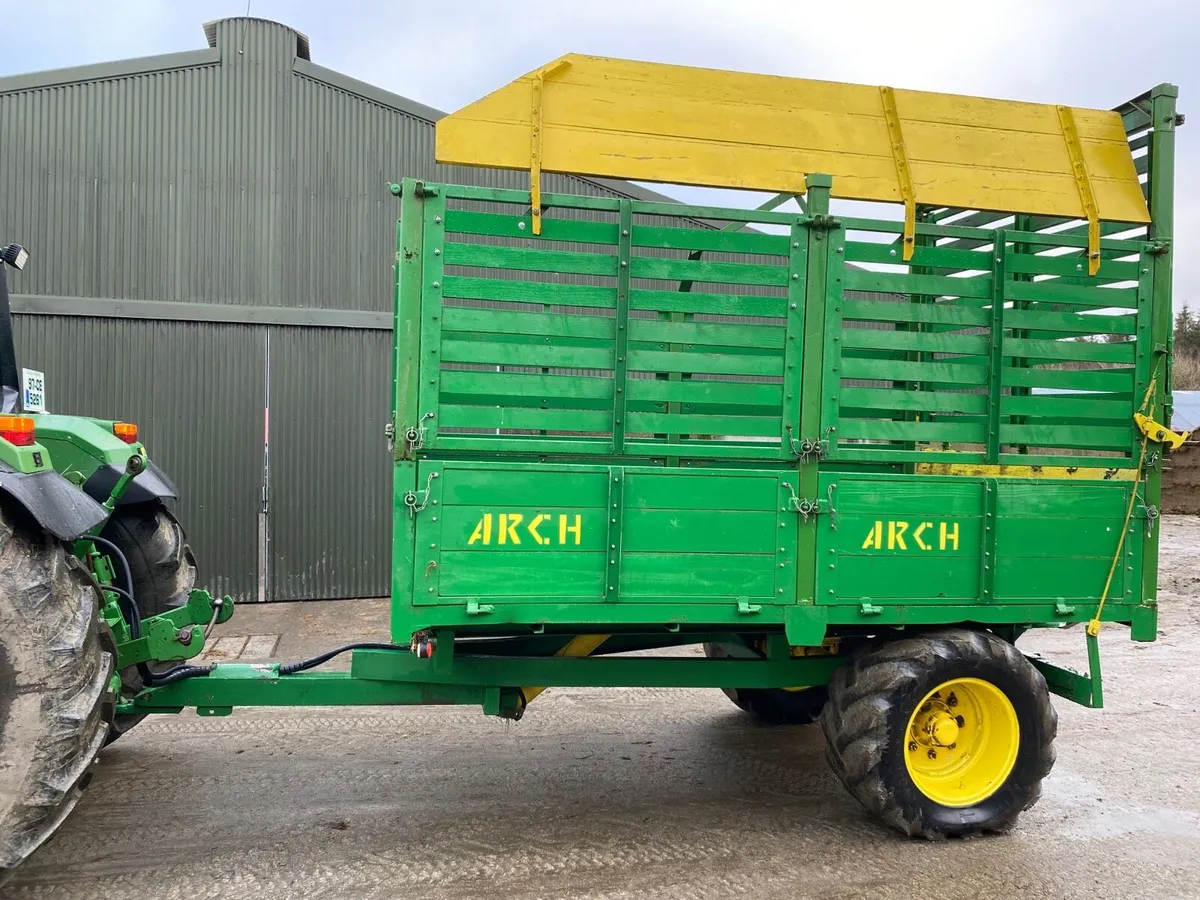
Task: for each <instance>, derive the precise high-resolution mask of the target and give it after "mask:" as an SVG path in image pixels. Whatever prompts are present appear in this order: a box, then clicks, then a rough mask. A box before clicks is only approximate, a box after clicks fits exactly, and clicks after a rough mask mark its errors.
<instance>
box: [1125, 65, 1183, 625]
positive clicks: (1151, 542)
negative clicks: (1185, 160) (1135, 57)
mask: <svg viewBox="0 0 1200 900" xmlns="http://www.w3.org/2000/svg"><path fill="white" fill-rule="evenodd" d="M1178 96H1179V89H1178V88H1177V87H1175V86H1174V85H1171V84H1161V85H1159V86H1158V87H1156V88H1155V89H1154V90H1152V91H1151V92H1150V110H1151V128H1152V129H1153V130H1152V131H1151V132H1150V146H1149V161H1148V168H1147V175H1146V186H1147V201H1148V203H1149V206H1150V219H1151V222H1150V233H1149V235H1148V237H1149V239H1150V240H1151V241H1152V242H1158V245H1159V246H1160V247H1161V248H1162V250H1161V252H1159V253H1157V254H1156V255H1155V256H1154V257H1153V260H1154V261H1153V263H1152V264H1151V268H1152V270H1153V271H1152V275H1153V279H1154V282H1153V300H1152V304H1151V306H1152V309H1151V326H1150V331H1151V343H1152V347H1151V349H1152V353H1153V356H1152V357H1151V366H1150V368H1151V371H1152V372H1155V373H1156V374H1158V376H1159V378H1158V381H1157V383H1156V387H1155V389H1154V394H1153V395H1152V396H1151V400H1150V402H1151V403H1153V404H1154V410H1155V414H1156V415H1168V414H1169V408H1168V402H1167V398H1168V397H1169V396H1170V385H1168V384H1166V383H1165V382H1166V380H1167V374H1166V369H1167V366H1166V363H1167V354H1168V345H1169V343H1170V338H1171V256H1172V254H1173V253H1174V252H1175V251H1174V246H1173V244H1172V241H1173V238H1174V232H1175V99H1176V98H1177V97H1178ZM1135 402H1137V403H1139V404H1140V403H1141V398H1140V397H1139V398H1136V399H1135ZM1144 502H1145V504H1146V506H1147V507H1154V508H1155V509H1158V508H1159V507H1160V506H1161V505H1162V466H1161V465H1159V466H1158V467H1157V468H1153V469H1151V470H1150V471H1149V472H1147V473H1146V488H1145V497H1144ZM1160 521H1161V520H1159V519H1154V520H1153V522H1152V524H1151V526H1150V527H1149V528H1147V530H1146V532H1145V533H1144V534H1145V536H1144V537H1143V544H1142V596H1141V597H1140V598H1139V599H1140V600H1141V601H1142V603H1148V604H1153V603H1155V602H1156V601H1157V599H1158V528H1159V524H1158V523H1159V522H1160Z"/></svg>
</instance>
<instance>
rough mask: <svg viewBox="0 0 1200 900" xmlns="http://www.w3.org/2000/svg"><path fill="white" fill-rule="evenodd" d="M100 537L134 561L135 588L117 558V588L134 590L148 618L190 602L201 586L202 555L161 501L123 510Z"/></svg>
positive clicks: (106, 526) (130, 562) (142, 610)
mask: <svg viewBox="0 0 1200 900" xmlns="http://www.w3.org/2000/svg"><path fill="white" fill-rule="evenodd" d="M100 536H101V537H104V538H107V539H108V540H110V541H112V542H113V543H114V544H116V545H117V546H118V547H119V548H121V552H122V553H124V554H125V558H126V559H127V560H128V561H129V569H130V574H131V575H132V577H133V584H132V585H129V584H126V583H125V581H126V579H125V574H124V572H123V571H122V570H121V566H120V564H119V563H117V561H116V560H113V562H114V564H116V567H117V570H116V576H117V579H116V580H117V587H120V588H124V589H125V590H127V591H132V592H133V596H134V599H136V600H137V604H138V609H139V610H140V611H141V613H142V616H143V618H149V617H150V616H157V615H159V614H160V613H164V612H166V611H167V610H169V609H173V608H175V607H177V606H182V605H184V604H185V603H187V601H188V596H189V595H190V594H191V592H192V588H193V587H195V586H196V557H195V556H194V555H193V554H192V548H191V547H190V546H188V541H187V535H186V534H184V531H183V526H182V525H180V524H179V520H178V519H176V518H175V517H174V516H173V515H171V513H170V512H168V511H167V509H166V507H164V506H163V505H162V504H161V503H157V502H155V503H139V504H137V505H135V506H119V507H117V509H116V511H115V512H113V514H112V518H110V519H109V520H108V524H106V525H105V526H104V530H103V531H102V532H101V533H100Z"/></svg>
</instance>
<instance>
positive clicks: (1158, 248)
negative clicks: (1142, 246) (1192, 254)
mask: <svg viewBox="0 0 1200 900" xmlns="http://www.w3.org/2000/svg"><path fill="white" fill-rule="evenodd" d="M1148 252H1149V253H1150V255H1151V256H1161V255H1162V254H1163V253H1170V252H1171V242H1170V241H1169V240H1163V239H1161V238H1159V239H1157V240H1153V241H1151V242H1150V246H1149V248H1148Z"/></svg>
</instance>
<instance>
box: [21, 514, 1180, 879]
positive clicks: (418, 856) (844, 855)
mask: <svg viewBox="0 0 1200 900" xmlns="http://www.w3.org/2000/svg"><path fill="white" fill-rule="evenodd" d="M1162 527H1163V538H1162V551H1163V559H1162V565H1161V578H1160V583H1161V593H1160V605H1161V610H1162V612H1161V620H1160V636H1159V640H1158V641H1157V642H1156V643H1153V644H1134V643H1132V642H1130V641H1129V639H1128V631H1127V630H1126V629H1124V628H1121V627H1118V626H1108V627H1106V628H1105V630H1104V634H1103V637H1102V647H1103V653H1104V660H1105V666H1106V668H1105V674H1106V682H1105V689H1106V694H1105V696H1106V701H1107V708H1106V709H1103V710H1086V709H1082V708H1080V707H1076V706H1074V705H1072V704H1070V703H1069V702H1067V701H1064V700H1060V699H1057V698H1056V700H1055V704H1056V707H1057V709H1058V711H1059V735H1058V742H1057V749H1058V761H1057V764H1056V766H1055V769H1054V772H1053V773H1052V775H1051V776H1050V778H1049V779H1048V780H1047V781H1046V783H1045V794H1044V797H1043V799H1042V801H1041V802H1040V803H1039V804H1038V805H1037V806H1036V807H1035V808H1034V809H1033V810H1031V811H1030V812H1028V813H1026V814H1025V816H1024V818H1023V819H1022V821H1021V824H1020V826H1019V828H1018V829H1017V830H1016V831H1014V832H1013V833H1012V834H1009V835H1005V836H995V837H987V838H980V839H975V840H971V841H948V842H944V843H939V844H931V843H926V842H922V841H910V840H905V839H902V838H900V837H898V836H896V835H894V834H893V833H892V832H890V831H888V830H885V829H884V828H883V827H882V826H880V825H877V824H876V823H874V822H873V821H871V820H869V819H868V818H867V817H866V815H865V814H864V813H863V812H862V811H861V809H860V808H859V807H858V805H857V804H856V802H855V801H854V800H853V799H852V798H851V797H850V796H849V795H848V794H846V793H845V792H844V791H843V790H842V788H841V787H840V786H839V785H838V784H837V783H836V782H835V781H834V779H833V776H832V775H831V774H830V773H829V771H828V770H827V768H826V765H825V761H824V748H823V743H822V739H821V735H820V731H819V729H818V728H816V727H795V728H783V729H770V728H765V727H760V726H756V725H755V724H753V723H752V722H751V721H750V720H749V719H748V718H747V717H746V715H745V714H743V713H741V712H740V711H739V710H738V709H736V708H735V707H734V706H733V705H732V704H731V703H729V701H728V700H727V699H726V698H725V697H724V696H723V695H722V694H721V693H720V692H718V691H715V690H707V691H701V690H674V691H672V690H592V689H572V690H551V691H548V692H547V693H546V694H545V695H543V696H542V697H540V698H539V699H537V700H536V701H535V702H534V703H533V704H531V706H530V708H529V711H528V712H527V714H526V716H525V718H524V719H523V720H522V721H521V722H519V723H515V724H513V723H506V722H503V721H499V720H496V719H490V718H486V717H484V716H483V715H482V713H481V712H480V711H479V710H477V709H439V708H387V709H320V710H286V709H285V710H238V711H235V712H234V714H233V715H232V716H230V717H226V718H200V717H198V716H196V715H195V714H193V713H185V714H182V715H179V716H167V717H161V718H155V719H151V720H148V721H146V722H145V723H143V724H142V725H140V726H139V727H138V728H137V729H136V730H135V731H133V732H132V733H131V734H129V735H127V736H126V737H125V738H123V739H122V740H121V741H120V742H119V743H118V744H116V745H114V746H113V747H111V748H109V749H108V750H106V751H105V753H104V755H103V757H102V764H101V766H100V769H99V772H98V774H97V776H96V778H95V781H94V782H93V784H92V786H91V788H90V789H89V791H88V793H87V795H86V797H85V798H84V800H83V802H82V803H81V804H80V806H79V808H78V809H77V810H76V812H75V813H74V814H73V815H72V817H71V818H70V819H69V820H68V821H67V822H66V824H65V825H64V826H63V828H62V829H61V831H60V832H59V834H58V836H57V837H56V838H55V839H54V840H53V841H51V842H50V843H49V844H48V845H47V846H45V847H44V848H42V850H41V851H39V852H38V853H37V854H36V855H35V856H34V857H33V858H32V859H31V860H29V862H28V863H27V864H26V866H25V867H24V869H23V870H22V872H21V874H20V876H19V877H18V878H17V879H16V880H15V881H14V882H13V883H12V884H10V885H9V887H8V888H7V891H6V893H5V895H4V896H5V897H6V898H11V900H33V898H39V897H45V898H75V897H80V898H83V897H86V898H89V900H143V898H153V900H173V898H189V900H192V898H197V900H198V898H224V897H229V898H257V900H273V898H319V900H385V898H386V900H391V898H398V900H399V898H455V900H466V898H495V900H509V898H530V900H532V898H547V900H549V898H579V900H583V898H594V900H600V898H614V900H615V898H662V900H675V898H679V900H684V898H705V900H715V898H724V897H750V898H780V900H782V898H807V897H812V898H827V900H874V898H892V897H896V898H905V900H910V898H912V897H923V896H933V897H941V898H946V900H1001V898H1020V900H1040V898H1047V900H1051V898H1052V900H1074V898H1079V900H1085V898H1086V900H1103V898H1114V900H1139V898H1153V900H1175V898H1197V897H1200V751H1198V749H1197V745H1198V742H1200V518H1195V517H1167V518H1166V519H1164V520H1163V526H1162ZM386 633H387V604H386V603H385V602H382V601H354V602H349V601H342V602H337V603H321V604H288V605H273V606H266V607H247V608H241V609H239V610H238V612H237V614H236V615H235V616H234V618H233V620H232V621H231V622H229V623H228V624H227V625H225V626H224V627H223V628H222V630H221V632H220V634H221V636H222V638H223V639H222V641H221V642H219V643H218V644H217V645H216V646H215V647H213V648H212V651H211V653H210V659H217V658H226V659H242V660H247V659H252V658H261V657H262V656H263V655H272V656H273V657H274V658H283V659H294V658H299V657H301V656H305V655H309V654H312V653H315V652H318V651H320V650H324V649H327V648H330V647H333V646H335V645H337V644H340V643H343V642H346V641H349V640H354V639H361V638H364V637H371V638H380V637H384V636H385V635H386ZM1021 646H1022V647H1025V648H1026V649H1031V650H1038V651H1040V652H1043V653H1045V654H1047V655H1049V656H1052V657H1053V658H1055V659H1057V660H1062V661H1066V662H1068V663H1070V664H1073V665H1075V666H1077V667H1082V666H1083V665H1085V652H1084V632H1083V627H1082V626H1079V627H1075V628H1070V629H1062V630H1054V631H1043V632H1039V633H1036V634H1032V635H1029V636H1027V637H1025V638H1023V639H1022V641H1021ZM689 652H694V651H689Z"/></svg>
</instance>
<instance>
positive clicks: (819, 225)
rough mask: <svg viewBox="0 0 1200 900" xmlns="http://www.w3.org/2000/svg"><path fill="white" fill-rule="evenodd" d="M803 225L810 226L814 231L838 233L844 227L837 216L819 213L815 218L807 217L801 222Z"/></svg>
mask: <svg viewBox="0 0 1200 900" xmlns="http://www.w3.org/2000/svg"><path fill="white" fill-rule="evenodd" d="M800 222H801V224H805V225H808V227H809V228H811V229H812V230H813V231H837V230H838V229H839V228H841V227H842V223H841V221H839V220H838V219H837V218H836V217H835V216H831V215H828V214H827V213H817V214H816V215H813V216H805V217H803V218H802V219H801V220H800Z"/></svg>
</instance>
